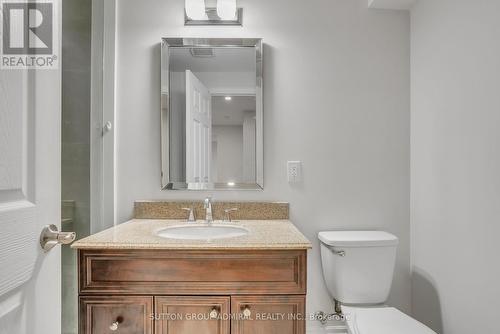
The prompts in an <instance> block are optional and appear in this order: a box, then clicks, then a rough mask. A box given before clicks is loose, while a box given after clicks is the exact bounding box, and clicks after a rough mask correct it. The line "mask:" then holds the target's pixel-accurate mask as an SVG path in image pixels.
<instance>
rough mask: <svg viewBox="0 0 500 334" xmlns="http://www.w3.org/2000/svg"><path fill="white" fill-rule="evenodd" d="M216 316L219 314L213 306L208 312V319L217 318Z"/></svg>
mask: <svg viewBox="0 0 500 334" xmlns="http://www.w3.org/2000/svg"><path fill="white" fill-rule="evenodd" d="M218 316H219V310H217V307H214V308H213V309H212V311H211V312H210V319H217V317H218Z"/></svg>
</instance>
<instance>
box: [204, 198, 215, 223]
mask: <svg viewBox="0 0 500 334" xmlns="http://www.w3.org/2000/svg"><path fill="white" fill-rule="evenodd" d="M205 212H206V214H205V222H206V223H208V224H210V223H212V222H213V221H214V219H213V216H212V198H211V197H207V198H205Z"/></svg>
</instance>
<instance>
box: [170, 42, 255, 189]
mask: <svg viewBox="0 0 500 334" xmlns="http://www.w3.org/2000/svg"><path fill="white" fill-rule="evenodd" d="M251 41H253V44H250V46H245V45H244V44H243V43H241V42H240V45H239V46H237V45H221V42H222V41H221V40H212V42H213V44H214V45H206V44H204V45H197V44H196V43H186V40H182V43H180V42H179V40H178V39H176V40H173V41H171V40H168V39H167V40H164V43H163V48H162V155H163V156H162V161H163V166H162V167H163V168H162V169H163V170H162V172H163V185H164V188H166V189H190V190H197V189H198V190H204V189H261V188H262V178H263V176H262V143H263V142H262V89H261V88H262V87H261V85H262V82H261V77H260V73H261V57H260V41H258V40H251ZM169 42H170V43H169ZM205 43H206V41H205ZM187 44H191V45H187Z"/></svg>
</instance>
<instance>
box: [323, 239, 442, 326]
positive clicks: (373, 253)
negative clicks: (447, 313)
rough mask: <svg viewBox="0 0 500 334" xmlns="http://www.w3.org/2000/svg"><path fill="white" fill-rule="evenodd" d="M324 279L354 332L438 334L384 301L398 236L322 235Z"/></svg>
mask: <svg viewBox="0 0 500 334" xmlns="http://www.w3.org/2000/svg"><path fill="white" fill-rule="evenodd" d="M318 238H319V240H320V243H321V264H322V267H323V277H324V279H325V283H326V286H327V289H328V292H329V293H330V295H331V297H332V298H333V299H334V300H335V301H336V302H337V305H339V306H340V309H341V311H342V314H343V315H344V316H345V319H346V323H347V327H348V328H349V331H350V334H403V333H404V334H436V333H435V332H434V331H432V330H431V329H429V328H428V327H427V326H425V325H423V324H422V323H420V322H418V321H417V320H415V319H413V318H411V317H410V316H408V315H406V314H404V313H403V312H401V311H399V310H398V309H396V308H393V307H388V306H386V305H385V304H384V303H385V302H386V300H387V298H388V296H389V292H390V289H391V285H392V278H393V274H394V266H395V263H396V249H397V245H398V238H397V237H396V236H394V235H392V234H390V233H387V232H382V231H326V232H320V233H319V234H318Z"/></svg>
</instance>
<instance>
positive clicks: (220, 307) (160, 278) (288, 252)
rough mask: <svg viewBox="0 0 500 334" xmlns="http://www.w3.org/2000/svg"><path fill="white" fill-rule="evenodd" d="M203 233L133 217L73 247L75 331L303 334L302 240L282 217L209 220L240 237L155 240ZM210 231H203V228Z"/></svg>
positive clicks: (177, 223)
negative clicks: (171, 232) (168, 234)
mask: <svg viewBox="0 0 500 334" xmlns="http://www.w3.org/2000/svg"><path fill="white" fill-rule="evenodd" d="M183 226H191V227H197V226H198V227H204V228H207V224H203V223H187V222H185V221H180V220H178V219H169V220H166V219H134V220H132V221H130V222H127V223H125V224H121V225H119V226H116V227H114V228H111V229H108V230H106V231H103V232H101V233H98V234H95V235H93V236H90V237H88V238H85V239H82V240H80V241H78V242H76V243H75V244H74V245H73V247H74V248H77V249H78V259H79V298H80V334H91V333H92V334H102V333H111V332H117V333H130V334H132V333H134V334H139V333H144V334H150V333H162V334H167V333H168V334H197V333H204V334H212V333H213V334H229V333H234V334H255V333H266V334H285V333H286V334H304V333H305V319H304V317H305V300H306V272H307V264H306V260H307V249H309V248H310V247H311V244H310V243H309V241H308V240H307V239H306V238H305V237H304V236H303V235H302V234H301V233H300V232H299V231H298V230H297V229H296V228H295V226H294V225H293V224H292V223H291V222H290V221H288V220H286V219H280V220H240V221H238V222H226V223H223V222H214V223H213V225H212V226H215V227H216V226H232V227H234V228H239V229H243V230H245V231H246V234H245V235H243V236H238V237H231V238H220V239H211V240H210V239H206V240H200V239H192V240H186V239H174V238H165V237H161V236H160V235H161V232H162V231H165V229H170V228H178V227H183ZM208 228H210V226H208Z"/></svg>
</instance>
